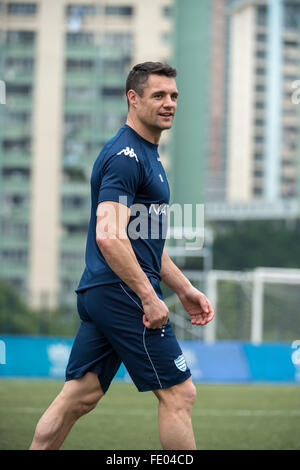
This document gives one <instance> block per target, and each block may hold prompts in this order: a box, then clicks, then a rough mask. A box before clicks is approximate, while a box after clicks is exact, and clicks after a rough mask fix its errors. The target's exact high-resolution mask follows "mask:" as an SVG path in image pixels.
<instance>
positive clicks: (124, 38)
mask: <svg viewBox="0 0 300 470" xmlns="http://www.w3.org/2000/svg"><path fill="white" fill-rule="evenodd" d="M104 42H105V45H108V46H113V47H121V48H122V49H123V51H124V52H125V53H127V54H129V55H130V53H131V51H132V48H133V35H132V34H131V33H106V34H105V35H104Z"/></svg>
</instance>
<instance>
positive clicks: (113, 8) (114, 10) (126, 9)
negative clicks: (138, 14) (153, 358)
mask: <svg viewBox="0 0 300 470" xmlns="http://www.w3.org/2000/svg"><path fill="white" fill-rule="evenodd" d="M105 15H107V16H132V15H133V7H131V6H125V5H124V6H123V5H107V6H106V7H105Z"/></svg>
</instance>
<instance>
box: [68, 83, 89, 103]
mask: <svg viewBox="0 0 300 470" xmlns="http://www.w3.org/2000/svg"><path fill="white" fill-rule="evenodd" d="M95 91H96V90H95V88H91V87H86V86H67V87H66V88H65V97H66V99H67V100H71V101H73V100H79V101H85V100H92V99H94V98H95V97H96V96H95V95H96V93H95Z"/></svg>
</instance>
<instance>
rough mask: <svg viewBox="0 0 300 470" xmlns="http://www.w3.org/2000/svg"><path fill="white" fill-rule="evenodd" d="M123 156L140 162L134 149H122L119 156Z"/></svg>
mask: <svg viewBox="0 0 300 470" xmlns="http://www.w3.org/2000/svg"><path fill="white" fill-rule="evenodd" d="M122 154H124V155H126V157H130V158H135V159H136V161H137V162H138V161H139V160H138V157H137V156H136V154H135V151H134V149H133V148H130V147H126V148H125V149H122V150H121V151H120V152H118V153H117V155H122Z"/></svg>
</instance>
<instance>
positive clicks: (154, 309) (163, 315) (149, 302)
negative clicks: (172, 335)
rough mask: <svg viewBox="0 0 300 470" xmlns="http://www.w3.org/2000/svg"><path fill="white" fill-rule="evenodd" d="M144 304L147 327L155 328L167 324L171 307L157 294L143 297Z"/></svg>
mask: <svg viewBox="0 0 300 470" xmlns="http://www.w3.org/2000/svg"><path fill="white" fill-rule="evenodd" d="M142 306H143V310H144V315H143V323H144V325H145V326H146V327H147V328H150V329H153V330H155V329H158V328H161V327H162V326H164V325H166V323H167V321H168V316H169V309H168V307H167V306H166V304H165V302H164V301H163V300H161V299H160V298H159V297H158V296H157V295H156V294H155V295H153V296H151V298H147V299H143V300H142Z"/></svg>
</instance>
